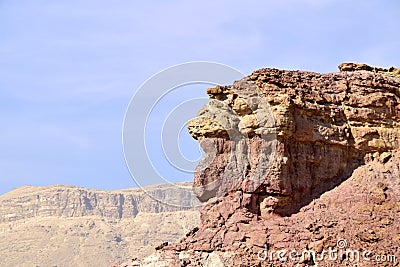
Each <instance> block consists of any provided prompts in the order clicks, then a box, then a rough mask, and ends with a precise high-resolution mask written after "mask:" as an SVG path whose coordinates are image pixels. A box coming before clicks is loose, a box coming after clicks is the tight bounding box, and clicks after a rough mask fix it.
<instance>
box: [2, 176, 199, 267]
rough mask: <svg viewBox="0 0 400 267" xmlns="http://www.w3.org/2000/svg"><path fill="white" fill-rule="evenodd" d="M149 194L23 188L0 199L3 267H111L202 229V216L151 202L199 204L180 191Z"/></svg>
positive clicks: (150, 190) (165, 188)
mask: <svg viewBox="0 0 400 267" xmlns="http://www.w3.org/2000/svg"><path fill="white" fill-rule="evenodd" d="M179 186H180V187H182V186H188V187H190V186H191V183H180V184H179ZM145 191H146V192H147V193H146V192H145ZM145 191H143V190H142V189H139V188H134V189H124V190H114V191H104V190H92V189H86V188H81V187H72V186H61V185H59V186H49V187H33V186H25V187H21V188H18V189H16V190H13V191H11V192H9V193H7V194H4V195H2V196H0V237H1V238H0V266H109V265H111V264H113V263H115V262H122V261H124V260H125V259H126V258H130V257H138V258H141V257H145V256H148V255H150V254H151V253H153V252H154V251H155V249H154V248H155V247H156V245H158V244H159V243H160V240H164V241H169V242H174V241H178V240H179V238H180V237H181V236H182V235H184V234H185V233H186V232H188V231H189V230H190V229H191V228H193V227H194V226H196V225H197V224H198V223H199V213H198V210H196V209H194V208H193V209H182V208H178V207H173V206H170V205H166V204H163V203H161V202H159V201H155V200H154V199H153V198H152V197H150V195H153V196H155V197H156V198H157V199H159V200H162V201H163V202H164V203H171V202H175V200H176V199H177V198H179V199H180V201H181V202H182V203H183V204H186V206H189V205H191V204H193V203H195V202H196V201H197V200H196V199H193V198H192V197H191V195H179V194H177V192H181V190H177V187H176V186H172V185H155V186H150V187H146V188H145Z"/></svg>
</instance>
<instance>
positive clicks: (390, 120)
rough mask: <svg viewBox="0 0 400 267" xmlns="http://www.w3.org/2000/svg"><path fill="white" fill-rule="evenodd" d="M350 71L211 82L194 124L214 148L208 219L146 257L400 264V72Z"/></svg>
mask: <svg viewBox="0 0 400 267" xmlns="http://www.w3.org/2000/svg"><path fill="white" fill-rule="evenodd" d="M339 69H340V70H341V72H338V73H328V74H318V73H312V72H305V71H284V70H277V69H261V70H258V71H255V72H254V73H252V74H251V75H250V76H248V77H245V78H244V79H242V80H241V81H238V82H235V83H234V84H233V85H231V86H218V87H216V88H211V89H209V90H208V91H207V93H208V94H209V95H210V103H209V104H208V105H206V106H205V107H204V108H203V109H202V110H201V111H200V112H199V117H198V118H196V119H194V120H193V121H191V122H190V123H189V124H188V127H189V132H190V133H191V134H192V136H193V137H194V138H196V139H198V140H199V141H200V144H201V145H202V147H203V149H204V150H205V152H206V153H207V156H206V157H205V159H203V161H202V163H201V164H200V165H199V167H198V169H197V171H196V174H195V177H194V190H195V192H196V194H197V195H198V197H199V199H200V200H202V201H204V204H203V205H202V207H201V210H200V211H201V221H202V223H201V225H200V226H199V227H198V229H196V230H195V231H192V232H191V233H189V234H188V235H187V236H186V237H184V238H183V239H182V240H181V241H180V243H178V244H171V245H168V246H166V247H164V248H163V249H162V250H161V251H159V252H158V254H156V255H153V258H149V259H146V260H144V261H143V263H142V264H143V266H153V265H151V264H154V263H157V264H159V263H162V264H166V265H165V266H173V265H174V264H177V263H178V262H181V261H179V260H180V259H181V258H182V257H185V258H187V259H190V262H189V261H186V262H185V264H183V263H182V264H181V265H180V266H307V265H308V266H310V265H314V264H316V263H318V262H320V263H323V264H329V266H341V265H342V263H343V264H355V263H358V264H359V265H358V266H375V265H377V264H378V263H377V256H383V255H384V256H385V257H386V258H385V259H392V262H390V261H389V260H387V261H386V262H383V263H382V262H380V263H379V264H381V265H382V266H396V264H397V265H398V264H399V263H398V261H399V257H400V254H398V253H399V252H398V247H400V224H399V214H400V204H399V203H400V167H399V166H400V141H399V140H400V116H399V105H400V75H399V72H398V69H395V68H389V69H383V68H376V67H370V66H368V65H365V64H354V63H344V64H341V65H340V66H339ZM346 249H351V250H352V251H351V253H353V254H354V253H359V254H360V255H361V256H362V257H363V258H362V259H360V260H359V261H358V262H355V261H354V260H355V259H353V258H354V257H355V256H357V255H353V254H351V255H350V254H348V255H341V254H340V253H341V252H343V251H344V254H346ZM331 250H335V251H336V258H332V259H329V258H328V256H327V253H328V252H329V253H331V252H332V251H331ZM304 251H306V252H307V253H308V254H310V253H311V254H310V255H311V256H309V257H308V256H307V255H308V254H307V253H305V255H303V256H302V253H303V252H304ZM289 252H293V253H292V254H289ZM295 252H296V253H299V255H300V256H302V257H297V258H296V257H295V258H296V259H295V260H292V259H291V258H289V256H293V255H295ZM312 253H314V254H312ZM363 253H364V254H363ZM365 253H366V254H365ZM303 254H304V253H303ZM342 254H343V253H342ZM264 256H265V257H264ZM330 256H332V255H330ZM394 257H397V258H394ZM393 259H394V260H395V262H394V261H393ZM168 264H170V265H168ZM296 264H297V265H296ZM159 266H161V265H159ZM324 266H325V265H324Z"/></svg>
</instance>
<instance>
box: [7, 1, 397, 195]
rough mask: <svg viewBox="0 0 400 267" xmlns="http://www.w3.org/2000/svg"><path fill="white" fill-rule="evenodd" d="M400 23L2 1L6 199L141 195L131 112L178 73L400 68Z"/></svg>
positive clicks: (169, 5)
mask: <svg viewBox="0 0 400 267" xmlns="http://www.w3.org/2000/svg"><path fill="white" fill-rule="evenodd" d="M399 24H400V2H399V1H397V0H392V1H388V0H386V1H385V0H380V1H375V0H371V1H342V0H326V1H320V0H283V1H246V2H239V1H237V2H232V1H201V2H198V1H197V2H194V1H176V0H172V1H148V3H146V2H145V1H140V2H139V1H128V0H119V1H102V0H96V1H71V0H69V1H64V0H60V1H40V0H37V1H23V0H21V1H13V0H0V122H1V134H0V137H1V138H0V194H1V193H4V192H6V191H9V190H11V189H13V188H15V187H17V186H21V185H27V184H29V185H51V184H72V185H79V186H86V187H90V188H103V189H117V188H125V187H134V186H135V184H134V182H133V181H132V178H131V177H130V174H129V172H128V170H127V168H126V166H125V162H124V157H123V153H122V143H121V134H122V133H121V131H122V123H123V118H124V113H125V110H126V108H127V106H128V103H129V101H130V99H131V97H132V95H133V94H134V92H135V90H136V89H137V88H139V86H140V85H141V84H142V83H143V82H144V81H145V80H146V79H148V78H149V77H151V76H152V75H153V74H155V73H157V72H159V71H161V70H162V69H164V68H167V67H169V66H171V65H175V64H179V63H183V62H187V61H197V60H201V61H215V62H220V63H224V64H227V65H230V66H232V67H234V68H237V69H238V70H240V71H242V72H244V73H246V74H249V73H250V72H251V71H253V70H256V69H258V68H262V67H278V68H284V69H305V70H311V71H317V72H333V71H336V66H337V65H338V64H339V63H341V62H344V61H355V62H363V63H369V64H373V65H378V66H392V65H394V66H396V65H397V66H400V63H399V62H400V54H399V47H400V35H399V34H398V25H399ZM196 88H197V87H196ZM196 90H203V89H202V88H197V89H196ZM195 94H196V95H197V94H199V93H198V92H196V93H195ZM200 94H202V93H200ZM189 97H190V96H189ZM193 112H194V113H195V112H196V110H194V111H193ZM184 139H185V138H184ZM184 144H185V145H186V147H185V148H184V150H189V151H190V150H191V149H192V148H193V149H196V144H195V142H192V143H191V142H189V141H185V142H184ZM166 175H169V174H168V173H167V174H166ZM170 175H171V178H170V180H171V181H180V180H189V179H191V176H190V175H186V174H182V175H180V174H179V173H171V174H170Z"/></svg>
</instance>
